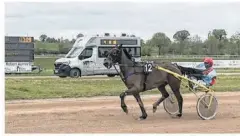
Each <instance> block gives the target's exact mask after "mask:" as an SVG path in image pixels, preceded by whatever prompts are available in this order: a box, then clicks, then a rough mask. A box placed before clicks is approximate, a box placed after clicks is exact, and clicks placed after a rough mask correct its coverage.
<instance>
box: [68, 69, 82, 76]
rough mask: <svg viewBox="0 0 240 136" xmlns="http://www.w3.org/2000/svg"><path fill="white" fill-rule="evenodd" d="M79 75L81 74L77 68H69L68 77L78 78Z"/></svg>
mask: <svg viewBox="0 0 240 136" xmlns="http://www.w3.org/2000/svg"><path fill="white" fill-rule="evenodd" d="M80 76H81V72H80V70H78V69H76V68H74V69H71V71H70V77H71V78H78V77H80Z"/></svg>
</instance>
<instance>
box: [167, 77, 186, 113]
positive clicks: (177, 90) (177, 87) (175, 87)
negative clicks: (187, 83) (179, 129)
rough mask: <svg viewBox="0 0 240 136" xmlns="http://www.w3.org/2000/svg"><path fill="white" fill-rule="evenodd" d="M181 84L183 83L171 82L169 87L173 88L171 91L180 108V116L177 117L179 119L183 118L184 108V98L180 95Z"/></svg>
mask: <svg viewBox="0 0 240 136" xmlns="http://www.w3.org/2000/svg"><path fill="white" fill-rule="evenodd" d="M180 83H181V81H177V82H169V86H170V87H171V89H172V91H173V93H174V95H175V96H176V98H177V101H178V108H179V114H178V115H177V116H178V117H181V116H182V106H183V98H182V95H181V93H180Z"/></svg>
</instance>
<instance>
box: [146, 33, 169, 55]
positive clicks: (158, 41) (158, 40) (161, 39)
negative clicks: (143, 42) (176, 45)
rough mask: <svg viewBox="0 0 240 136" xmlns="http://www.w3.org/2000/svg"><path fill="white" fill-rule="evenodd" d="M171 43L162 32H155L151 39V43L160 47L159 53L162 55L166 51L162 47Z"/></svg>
mask: <svg viewBox="0 0 240 136" xmlns="http://www.w3.org/2000/svg"><path fill="white" fill-rule="evenodd" d="M170 44H171V40H170V39H169V38H168V37H167V36H166V35H165V34H164V33H161V32H158V33H155V34H154V35H153V37H152V39H151V45H154V46H156V47H158V55H161V52H162V53H164V51H161V49H163V47H167V46H169V45H170Z"/></svg>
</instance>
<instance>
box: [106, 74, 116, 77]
mask: <svg viewBox="0 0 240 136" xmlns="http://www.w3.org/2000/svg"><path fill="white" fill-rule="evenodd" d="M107 76H108V77H115V75H112V74H109V75H107Z"/></svg>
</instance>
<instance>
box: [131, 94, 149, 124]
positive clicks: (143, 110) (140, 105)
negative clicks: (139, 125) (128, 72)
mask: <svg viewBox="0 0 240 136" xmlns="http://www.w3.org/2000/svg"><path fill="white" fill-rule="evenodd" d="M133 96H134V97H135V99H136V100H137V102H138V104H139V107H140V109H141V111H142V116H140V117H139V120H143V119H146V118H147V113H146V110H145V108H144V105H143V102H142V100H141V97H140V95H139V93H135V94H133Z"/></svg>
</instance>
